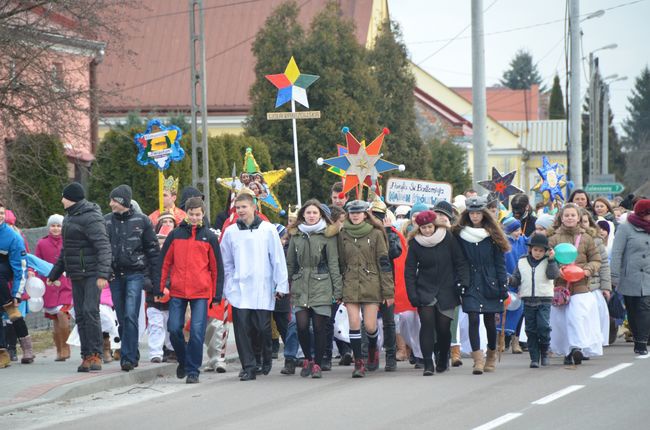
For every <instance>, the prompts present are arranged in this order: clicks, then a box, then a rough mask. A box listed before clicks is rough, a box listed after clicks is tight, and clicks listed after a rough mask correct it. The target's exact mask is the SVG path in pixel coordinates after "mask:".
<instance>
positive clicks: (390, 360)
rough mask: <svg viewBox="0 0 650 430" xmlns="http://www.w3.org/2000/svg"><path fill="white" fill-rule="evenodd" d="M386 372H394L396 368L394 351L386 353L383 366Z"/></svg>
mask: <svg viewBox="0 0 650 430" xmlns="http://www.w3.org/2000/svg"><path fill="white" fill-rule="evenodd" d="M384 370H385V371H386V372H394V371H396V370H397V357H396V356H395V353H394V352H393V353H386V365H385V366H384Z"/></svg>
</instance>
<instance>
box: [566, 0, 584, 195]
mask: <svg viewBox="0 0 650 430" xmlns="http://www.w3.org/2000/svg"><path fill="white" fill-rule="evenodd" d="M569 36H570V43H571V66H570V67H571V72H570V85H571V88H570V89H571V98H570V102H569V170H568V172H569V175H570V176H569V179H570V180H571V181H573V184H574V188H582V138H581V130H580V128H581V118H580V104H581V97H580V0H569Z"/></svg>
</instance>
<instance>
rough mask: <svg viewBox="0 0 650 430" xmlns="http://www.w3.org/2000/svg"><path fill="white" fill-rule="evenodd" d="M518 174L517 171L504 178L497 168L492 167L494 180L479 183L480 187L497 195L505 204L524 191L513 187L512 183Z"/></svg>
mask: <svg viewBox="0 0 650 430" xmlns="http://www.w3.org/2000/svg"><path fill="white" fill-rule="evenodd" d="M516 174H517V171H516V170H513V171H512V172H510V173H508V174H507V175H505V176H503V175H502V174H501V173H499V171H498V170H497V168H496V167H492V179H491V180H488V181H479V183H478V184H479V185H480V186H482V187H483V188H485V189H486V190H489V191H492V192H493V193H495V194H496V195H497V197H498V198H499V200H500V201H501V202H503V203H506V204H507V202H508V199H509V197H510V196H511V195H513V194H519V193H523V192H524V190H522V189H520V188H517V187H515V186H514V185H512V181H513V180H514V179H515V175H516Z"/></svg>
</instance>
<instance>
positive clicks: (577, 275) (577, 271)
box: [560, 264, 585, 282]
mask: <svg viewBox="0 0 650 430" xmlns="http://www.w3.org/2000/svg"><path fill="white" fill-rule="evenodd" d="M560 275H561V276H562V279H564V280H565V281H567V282H578V281H580V280H582V279H584V277H585V271H584V270H582V268H580V267H578V266H576V265H575V264H568V265H566V266H564V267H562V268H561V269H560Z"/></svg>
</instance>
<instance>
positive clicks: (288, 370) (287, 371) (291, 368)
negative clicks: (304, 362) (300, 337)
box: [280, 358, 296, 375]
mask: <svg viewBox="0 0 650 430" xmlns="http://www.w3.org/2000/svg"><path fill="white" fill-rule="evenodd" d="M280 373H282V374H283V375H295V374H296V361H295V360H293V359H291V358H285V359H284V367H283V368H282V370H280Z"/></svg>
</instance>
